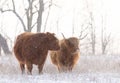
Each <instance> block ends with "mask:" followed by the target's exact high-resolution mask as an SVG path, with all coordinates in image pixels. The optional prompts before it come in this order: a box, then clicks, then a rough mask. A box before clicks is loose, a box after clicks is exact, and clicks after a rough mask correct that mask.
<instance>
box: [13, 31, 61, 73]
mask: <svg viewBox="0 0 120 83" xmlns="http://www.w3.org/2000/svg"><path fill="white" fill-rule="evenodd" d="M59 49H60V47H59V42H58V39H57V38H56V37H55V36H54V34H52V33H49V32H47V33H31V32H25V33H22V34H20V35H18V37H17V39H16V42H15V45H14V54H15V56H16V58H17V60H18V61H19V64H20V68H21V71H22V73H24V72H25V64H26V67H27V70H28V74H32V73H31V72H32V68H33V66H32V64H36V65H38V69H39V73H41V72H42V69H43V65H44V63H45V60H46V57H47V53H48V50H59Z"/></svg>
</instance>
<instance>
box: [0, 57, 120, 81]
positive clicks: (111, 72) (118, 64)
mask: <svg viewBox="0 0 120 83" xmlns="http://www.w3.org/2000/svg"><path fill="white" fill-rule="evenodd" d="M32 73H33V75H27V74H24V75H22V74H21V71H20V68H19V64H18V61H17V60H16V58H15V57H14V55H2V56H0V83H120V56H119V55H116V56H115V55H94V56H93V55H89V56H82V55H81V56H80V59H79V62H78V64H77V65H76V67H75V68H74V69H73V71H72V72H67V73H59V72H58V71H57V68H56V67H55V66H54V65H53V64H52V63H51V61H50V59H49V56H48V58H47V61H46V63H45V65H44V68H43V74H40V75H39V74H38V69H37V66H36V65H34V66H33V72H32Z"/></svg>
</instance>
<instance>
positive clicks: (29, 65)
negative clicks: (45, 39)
mask: <svg viewBox="0 0 120 83" xmlns="http://www.w3.org/2000/svg"><path fill="white" fill-rule="evenodd" d="M26 66H27V74H29V75H32V68H33V66H32V64H31V63H30V62H27V63H26Z"/></svg>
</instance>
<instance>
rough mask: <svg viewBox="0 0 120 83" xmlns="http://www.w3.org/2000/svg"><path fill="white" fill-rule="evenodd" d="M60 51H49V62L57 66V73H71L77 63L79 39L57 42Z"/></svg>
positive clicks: (72, 38)
mask: <svg viewBox="0 0 120 83" xmlns="http://www.w3.org/2000/svg"><path fill="white" fill-rule="evenodd" d="M59 45H60V50H58V51H50V57H51V61H52V63H53V64H54V65H56V66H57V68H58V70H59V72H67V71H72V69H73V67H74V66H75V64H76V63H77V62H78V59H79V55H80V50H79V39H77V38H76V37H71V38H68V39H65V38H64V39H63V40H60V41H59Z"/></svg>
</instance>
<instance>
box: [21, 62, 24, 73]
mask: <svg viewBox="0 0 120 83" xmlns="http://www.w3.org/2000/svg"><path fill="white" fill-rule="evenodd" d="M20 68H21V71H22V74H24V73H25V65H24V64H22V63H20Z"/></svg>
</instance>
